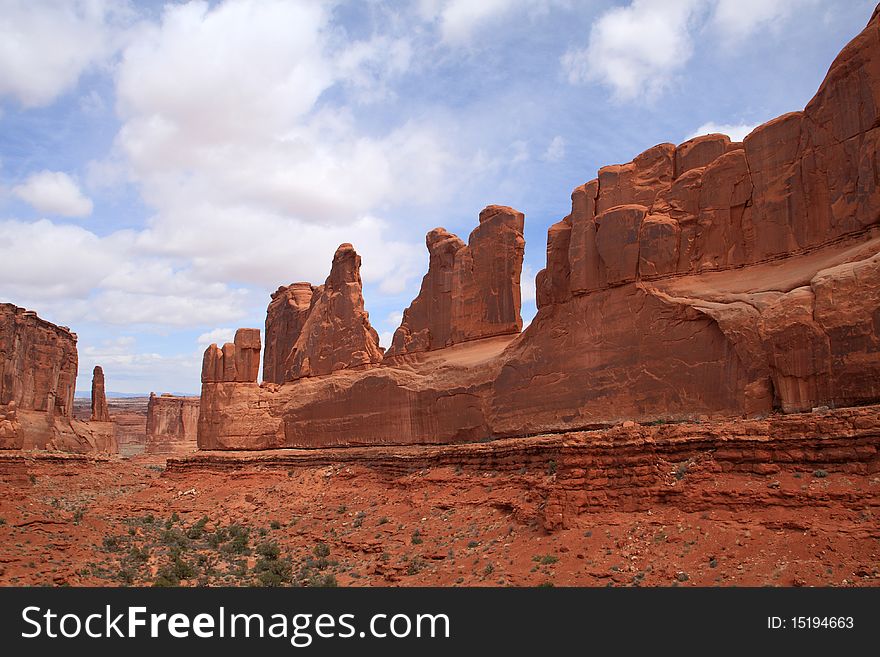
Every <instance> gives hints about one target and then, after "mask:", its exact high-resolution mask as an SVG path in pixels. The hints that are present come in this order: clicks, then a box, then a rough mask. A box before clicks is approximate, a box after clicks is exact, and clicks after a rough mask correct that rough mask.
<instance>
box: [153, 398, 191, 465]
mask: <svg viewBox="0 0 880 657" xmlns="http://www.w3.org/2000/svg"><path fill="white" fill-rule="evenodd" d="M198 425H199V398H198V397H174V396H172V395H168V394H164V395H161V396H157V395H156V394H153V393H151V394H150V402H149V404H148V406H147V443H146V449H145V451H146V453H147V454H174V455H180V454H188V453H189V452H193V451H195V450H196V448H197V445H196V437H197V434H198Z"/></svg>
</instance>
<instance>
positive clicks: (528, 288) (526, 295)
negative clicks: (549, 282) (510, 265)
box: [519, 265, 536, 303]
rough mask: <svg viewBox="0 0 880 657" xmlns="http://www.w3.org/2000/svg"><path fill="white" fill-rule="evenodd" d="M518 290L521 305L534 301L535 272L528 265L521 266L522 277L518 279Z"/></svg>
mask: <svg viewBox="0 0 880 657" xmlns="http://www.w3.org/2000/svg"><path fill="white" fill-rule="evenodd" d="M519 289H520V294H521V295H522V302H523V303H527V302H530V301H534V300H535V296H536V293H535V271H534V270H533V269H532V268H531V266H530V265H523V268H522V275H521V276H520V279H519Z"/></svg>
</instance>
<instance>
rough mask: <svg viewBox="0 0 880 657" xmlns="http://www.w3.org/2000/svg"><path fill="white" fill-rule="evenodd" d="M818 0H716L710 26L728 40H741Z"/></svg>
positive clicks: (777, 23)
mask: <svg viewBox="0 0 880 657" xmlns="http://www.w3.org/2000/svg"><path fill="white" fill-rule="evenodd" d="M817 1H818V0H717V2H716V4H715V8H714V11H713V12H712V16H711V18H710V26H711V27H712V28H713V29H714V30H716V31H717V32H718V33H720V34H721V35H722V36H723V38H724V39H725V40H726V41H727V42H728V43H732V42H737V41H741V40H743V39H745V38H747V37H748V36H750V35H751V34H752V33H753V32H755V31H757V30H760V29H762V28H767V27H771V28H772V27H773V26H774V25H777V26H778V25H779V23H780V21H783V20H785V19H787V18H789V17H791V16H792V14H793V13H794V12H795V11H797V10H798V9H801V8H803V7H804V6H806V5H810V4H816V2H817Z"/></svg>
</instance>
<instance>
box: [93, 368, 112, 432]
mask: <svg viewBox="0 0 880 657" xmlns="http://www.w3.org/2000/svg"><path fill="white" fill-rule="evenodd" d="M89 419H90V420H91V421H92V422H110V409H109V408H108V407H107V395H106V393H105V392H104V370H103V369H102V368H101V366H100V365H95V369H94V370H93V371H92V415H91V417H90V418H89Z"/></svg>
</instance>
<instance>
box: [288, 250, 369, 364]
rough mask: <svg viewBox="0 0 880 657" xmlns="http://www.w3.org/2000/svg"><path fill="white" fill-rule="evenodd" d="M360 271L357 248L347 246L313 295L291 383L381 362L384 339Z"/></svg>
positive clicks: (295, 353)
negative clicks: (366, 301) (369, 310)
mask: <svg viewBox="0 0 880 657" xmlns="http://www.w3.org/2000/svg"><path fill="white" fill-rule="evenodd" d="M360 271H361V257H360V256H359V255H358V254H357V252H356V251H355V250H354V247H352V245H351V244H343V245H341V246H340V247H339V248H338V249H337V250H336V253H335V254H334V256H333V266H332V267H331V269H330V275H329V276H328V277H327V280H326V281H325V283H324V285H321V286H320V287H317V288H315V290H314V292H313V293H312V299H311V304H310V305H311V307H310V309H309V314H308V317H307V318H306V321H305V323H304V324H303V327H302V331H301V332H300V335H299V338H298V339H297V341H296V344H295V345H294V347H293V350H292V352H291V354H290V356H289V357H288V361H287V362H289V363H290V365H289V369H288V372H289V374H288V379H287V380H293V379H298V378H301V377H306V376H319V375H322V374H330V373H331V372H336V371H338V370H342V369H348V368H351V367H358V366H362V365H373V364H376V363H379V362H381V360H382V351H381V350H380V349H379V334H378V333H376V330H375V329H374V328H373V327H372V326H371V325H370V317H369V314H368V313H367V311H366V310H364V296H363V285H362V283H361V273H360Z"/></svg>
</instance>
